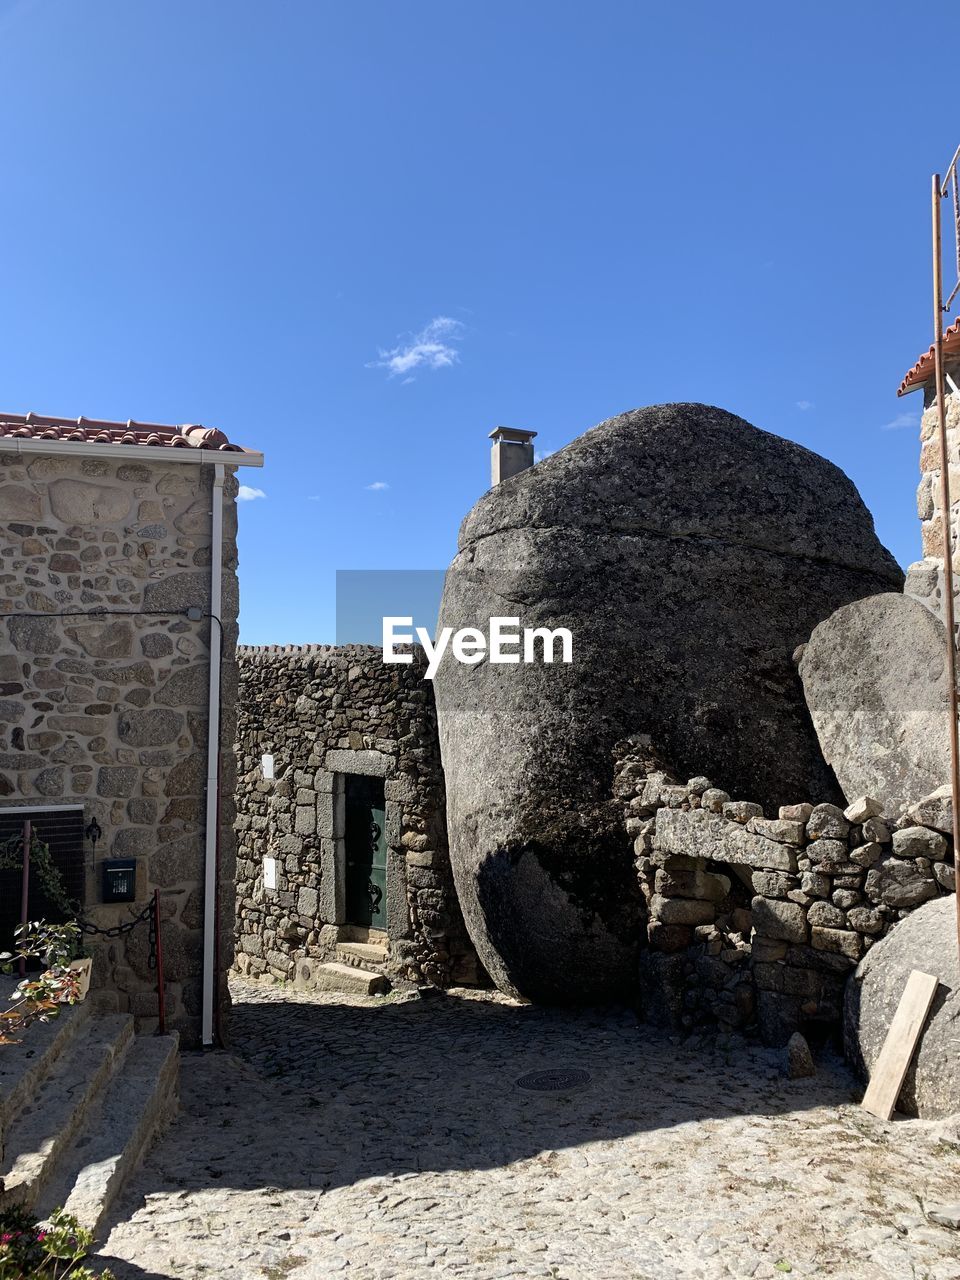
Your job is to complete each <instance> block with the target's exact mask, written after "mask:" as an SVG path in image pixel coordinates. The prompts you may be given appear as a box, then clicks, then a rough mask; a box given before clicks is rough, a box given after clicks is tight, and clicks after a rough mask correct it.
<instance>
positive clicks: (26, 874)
mask: <svg viewBox="0 0 960 1280" xmlns="http://www.w3.org/2000/svg"><path fill="white" fill-rule="evenodd" d="M32 838H33V829H32V827H31V825H30V819H29V818H26V819H24V823H23V875H22V879H21V884H20V923H21V925H23V926H24V927H26V924H27V920H28V918H29V915H30V841H31V840H32ZM26 975H27V962H26V960H24V958H23V956H21V957H20V977H21V978H25V977H26Z"/></svg>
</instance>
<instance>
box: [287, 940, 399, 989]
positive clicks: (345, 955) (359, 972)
mask: <svg viewBox="0 0 960 1280" xmlns="http://www.w3.org/2000/svg"><path fill="white" fill-rule="evenodd" d="M353 932H356V933H357V934H362V935H366V933H367V930H359V929H358V930H356V931H353V930H351V929H350V926H344V927H343V934H346V936H341V938H340V939H339V940H338V942H337V944H336V948H335V951H334V955H333V958H332V959H330V960H301V961H298V963H297V969H296V973H297V977H296V982H295V985H297V986H299V987H303V988H304V989H306V990H313V991H331V992H339V993H341V994H344V995H357V996H375V995H385V994H386V993H387V992H388V991H389V990H390V988H391V983H390V979H389V978H388V977H387V976H386V974H385V973H384V972H383V970H382V966H383V965H384V964H385V963H386V960H387V942H386V938H382V939H381V938H379V937H374V938H373V939H369V938H366V937H353V936H351V934H352V933H353Z"/></svg>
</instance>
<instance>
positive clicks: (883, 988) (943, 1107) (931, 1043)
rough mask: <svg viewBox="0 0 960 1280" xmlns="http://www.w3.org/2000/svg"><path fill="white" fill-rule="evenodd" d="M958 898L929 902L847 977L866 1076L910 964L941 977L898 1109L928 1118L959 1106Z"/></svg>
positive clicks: (846, 1019)
mask: <svg viewBox="0 0 960 1280" xmlns="http://www.w3.org/2000/svg"><path fill="white" fill-rule="evenodd" d="M956 905H957V904H956V899H955V898H954V896H953V894H950V895H949V896H947V897H943V898H938V899H937V900H936V901H935V902H925V903H924V904H923V906H922V907H918V908H917V909H916V911H914V912H912V913H911V914H910V915H909V916H907V917H906V918H905V919H904V920H901V921H900V923H899V924H896V925H894V927H893V929H891V931H890V932H889V933H888V934H887V936H886V937H885V938H883V939H881V941H880V942H878V943H876V945H875V946H873V947H871V948H870V950H869V951H868V952H867V954H866V956H865V957H864V959H863V960H861V962H860V964H859V966H858V968H857V970H856V972H855V973H853V974H851V976H850V981H849V982H848V983H847V990H846V996H845V999H844V1009H843V1041H844V1048H845V1050H846V1054H847V1058H848V1059H849V1060H850V1062H851V1063H852V1064H853V1065H854V1067H855V1068H856V1069H857V1071H858V1072H859V1073H860V1075H861V1076H862V1077H863V1079H864V1080H866V1079H868V1078H869V1074H870V1070H871V1069H872V1067H873V1065H874V1063H875V1062H876V1060H877V1057H878V1055H879V1053H880V1050H881V1048H882V1047H883V1042H884V1040H885V1039H886V1036H887V1032H888V1030H889V1029H890V1023H891V1022H892V1021H893V1015H894V1014H895V1013H896V1010H897V1005H898V1004H899V1003H900V997H901V996H902V995H903V989H904V987H905V986H906V983H907V978H908V977H909V976H910V971H911V969H920V970H922V972H924V973H932V974H934V975H935V976H936V977H938V978H939V979H940V986H939V987H938V988H937V993H936V995H935V996H934V1000H933V1005H932V1007H931V1009H930V1014H929V1017H928V1018H927V1021H926V1024H925V1026H924V1030H923V1033H922V1035H921V1037H920V1044H919V1047H918V1049H917V1051H916V1053H915V1054H914V1056H913V1061H912V1062H911V1064H910V1068H909V1070H908V1071H907V1076H906V1079H905V1080H904V1082H903V1088H902V1089H901V1091H900V1098H899V1101H898V1102H897V1110H898V1111H903V1112H905V1113H906V1114H907V1115H911V1116H920V1117H921V1118H922V1119H924V1120H937V1119H939V1118H941V1117H942V1116H950V1115H954V1114H956V1113H958V1112H960V1070H958V1068H957V1062H958V1061H960V964H958V961H957V917H956Z"/></svg>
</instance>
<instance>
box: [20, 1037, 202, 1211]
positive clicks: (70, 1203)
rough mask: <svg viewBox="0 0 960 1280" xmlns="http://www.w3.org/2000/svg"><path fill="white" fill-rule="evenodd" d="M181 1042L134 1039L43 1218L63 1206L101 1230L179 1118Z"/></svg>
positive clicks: (44, 1203) (47, 1196) (50, 1190)
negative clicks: (126, 1185) (157, 1141)
mask: <svg viewBox="0 0 960 1280" xmlns="http://www.w3.org/2000/svg"><path fill="white" fill-rule="evenodd" d="M178 1039H179V1038H178V1037H177V1036H176V1035H168V1036H137V1037H136V1038H135V1039H134V1041H133V1044H132V1045H131V1047H130V1050H129V1052H128V1053H127V1055H126V1057H125V1058H124V1060H123V1062H122V1064H120V1067H119V1069H118V1070H117V1071H116V1072H115V1073H114V1075H113V1076H112V1078H111V1079H110V1081H109V1083H108V1084H107V1087H106V1089H105V1090H104V1091H103V1093H102V1095H101V1098H100V1099H99V1100H98V1103H97V1105H96V1106H95V1107H93V1108H91V1110H90V1111H89V1113H88V1115H87V1117H86V1121H85V1123H84V1125H83V1128H82V1129H81V1131H80V1132H79V1133H78V1135H77V1137H76V1139H75V1141H74V1142H73V1144H72V1145H71V1146H70V1148H69V1149H68V1150H67V1151H66V1152H65V1154H64V1158H63V1160H62V1162H61V1166H60V1168H59V1170H58V1172H57V1176H56V1178H55V1179H54V1180H53V1181H52V1182H51V1183H50V1184H49V1185H48V1186H47V1188H46V1189H45V1190H44V1193H43V1195H42V1196H41V1197H40V1200H39V1202H38V1204H37V1213H38V1216H39V1217H41V1218H46V1217H48V1216H49V1214H50V1213H52V1212H53V1210H54V1209H55V1208H57V1207H58V1206H60V1205H62V1206H63V1208H64V1209H65V1210H66V1211H67V1213H72V1214H75V1215H76V1217H77V1218H78V1219H79V1221H80V1223H81V1224H82V1225H83V1226H85V1227H87V1228H89V1229H90V1230H91V1231H96V1230H97V1228H98V1227H99V1225H100V1223H101V1222H102V1220H103V1218H104V1215H105V1214H106V1212H107V1210H108V1209H109V1207H110V1205H111V1203H112V1202H113V1200H114V1198H115V1196H116V1194H117V1192H118V1191H119V1190H120V1188H121V1186H122V1184H123V1180H124V1179H125V1178H126V1177H127V1176H128V1174H129V1173H130V1171H131V1170H132V1169H133V1168H134V1167H135V1166H136V1164H137V1163H138V1161H139V1160H140V1158H141V1157H142V1156H143V1154H144V1153H145V1151H146V1150H147V1148H148V1147H149V1146H150V1144H151V1142H152V1141H153V1139H154V1138H155V1137H156V1135H157V1134H158V1133H159V1132H160V1130H161V1129H162V1128H163V1127H164V1126H165V1125H166V1124H167V1123H168V1122H169V1121H170V1120H171V1119H172V1118H173V1116H174V1114H175V1113H176V1109H177V1078H178V1070H179V1055H178V1052H177V1045H178Z"/></svg>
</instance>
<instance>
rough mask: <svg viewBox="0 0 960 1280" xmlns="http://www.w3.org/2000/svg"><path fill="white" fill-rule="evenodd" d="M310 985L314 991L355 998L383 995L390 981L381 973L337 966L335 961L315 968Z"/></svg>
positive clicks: (348, 966) (388, 987)
mask: <svg viewBox="0 0 960 1280" xmlns="http://www.w3.org/2000/svg"><path fill="white" fill-rule="evenodd" d="M311 985H312V986H313V988H314V989H315V990H316V991H341V992H343V993H344V994H345V995H357V996H379V995H385V994H386V992H388V991H389V990H390V980H389V979H388V978H386V977H385V976H384V975H383V974H382V973H371V972H370V971H369V970H367V969H360V968H358V967H357V966H355V965H351V964H338V963H337V962H336V961H335V960H332V961H327V962H325V963H323V964H318V965H316V966H315V968H314V970H313V980H312V983H311Z"/></svg>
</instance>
